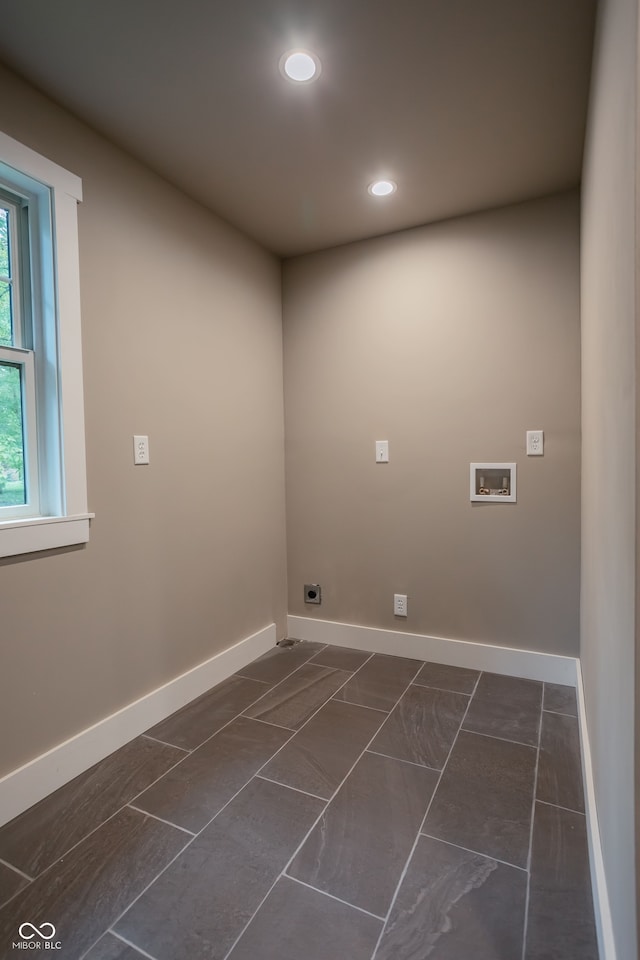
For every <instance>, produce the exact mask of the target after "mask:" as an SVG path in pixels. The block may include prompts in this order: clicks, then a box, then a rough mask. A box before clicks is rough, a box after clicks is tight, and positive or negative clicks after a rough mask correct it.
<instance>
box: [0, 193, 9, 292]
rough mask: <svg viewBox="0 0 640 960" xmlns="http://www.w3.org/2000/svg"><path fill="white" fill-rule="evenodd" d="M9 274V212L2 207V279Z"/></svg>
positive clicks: (0, 216)
mask: <svg viewBox="0 0 640 960" xmlns="http://www.w3.org/2000/svg"><path fill="white" fill-rule="evenodd" d="M8 276H10V274H9V211H8V210H6V209H5V208H3V207H0V277H8Z"/></svg>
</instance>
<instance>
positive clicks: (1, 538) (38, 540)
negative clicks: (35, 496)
mask: <svg viewBox="0 0 640 960" xmlns="http://www.w3.org/2000/svg"><path fill="white" fill-rule="evenodd" d="M94 517H95V514H94V513H79V514H74V515H73V516H69V517H29V518H27V519H25V520H20V519H17V518H16V519H13V520H3V521H2V522H0V557H15V556H18V555H19V554H21V553H34V552H35V551H36V550H55V549H56V548H58V547H69V546H72V545H73V544H77V543H87V542H88V540H89V521H90V520H92V519H93V518H94Z"/></svg>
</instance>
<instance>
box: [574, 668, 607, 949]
mask: <svg viewBox="0 0 640 960" xmlns="http://www.w3.org/2000/svg"><path fill="white" fill-rule="evenodd" d="M576 693H577V696H578V723H579V725H580V749H581V751H582V775H583V778H584V799H585V813H586V817H587V840H588V843H589V864H590V867H591V889H592V890H593V907H594V911H595V918H596V930H597V933H598V951H599V954H600V960H616V957H617V954H616V944H615V939H614V936H613V920H612V918H611V906H610V904H609V892H608V890H607V878H606V874H605V871H604V859H603V857H602V845H601V842H600V827H599V825H598V812H597V810H596V792H595V784H594V781H593V765H592V763H591V748H590V746H589V731H588V728H587V714H586V708H585V698H584V689H583V686H582V668H581V666H580V662H579V661H578V667H577V683H576Z"/></svg>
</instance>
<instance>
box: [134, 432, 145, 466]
mask: <svg viewBox="0 0 640 960" xmlns="http://www.w3.org/2000/svg"><path fill="white" fill-rule="evenodd" d="M133 462H134V463H135V464H139V463H149V437H134V438H133Z"/></svg>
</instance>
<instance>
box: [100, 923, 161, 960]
mask: <svg viewBox="0 0 640 960" xmlns="http://www.w3.org/2000/svg"><path fill="white" fill-rule="evenodd" d="M107 933H110V934H111V936H112V937H117V939H118V940H121V941H122V943H126V945H127V946H128V947H131V948H132V949H133V950H135V951H136V952H137V953H139V954H140V956H141V957H148V960H156V958H155V957H154V956H153V955H152V954H150V953H148V952H147V951H146V950H143V949H142V947H138V946H136V944H135V943H131V941H130V940H127V939H126V937H123V936H122V935H121V934H119V933H116V932H115V930H112V929H111V928H109V930H108V931H107Z"/></svg>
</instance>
